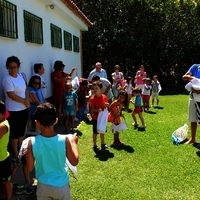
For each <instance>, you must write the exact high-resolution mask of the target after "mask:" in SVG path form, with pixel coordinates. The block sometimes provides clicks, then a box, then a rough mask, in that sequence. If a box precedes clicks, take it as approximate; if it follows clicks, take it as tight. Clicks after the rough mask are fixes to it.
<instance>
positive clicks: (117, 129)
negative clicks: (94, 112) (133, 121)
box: [110, 120, 128, 133]
mask: <svg viewBox="0 0 200 200" xmlns="http://www.w3.org/2000/svg"><path fill="white" fill-rule="evenodd" d="M127 129H128V127H127V124H126V121H125V120H124V121H122V122H121V123H120V124H118V125H115V124H114V123H112V125H111V127H110V130H111V132H112V133H116V132H118V133H120V132H121V131H124V130H127Z"/></svg>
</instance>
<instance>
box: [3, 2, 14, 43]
mask: <svg viewBox="0 0 200 200" xmlns="http://www.w3.org/2000/svg"><path fill="white" fill-rule="evenodd" d="M1 13H2V15H1ZM0 36H1V37H7V38H12V39H17V38H18V26H17V6H16V5H15V4H13V3H11V2H9V1H0Z"/></svg>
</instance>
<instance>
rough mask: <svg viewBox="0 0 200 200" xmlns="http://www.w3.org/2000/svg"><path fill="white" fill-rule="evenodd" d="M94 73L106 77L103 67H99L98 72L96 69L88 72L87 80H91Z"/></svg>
mask: <svg viewBox="0 0 200 200" xmlns="http://www.w3.org/2000/svg"><path fill="white" fill-rule="evenodd" d="M94 75H97V76H99V77H100V78H108V76H107V73H106V71H105V69H101V71H100V72H98V71H97V70H96V69H93V70H92V71H91V72H90V74H89V76H88V81H92V77H93V76H94Z"/></svg>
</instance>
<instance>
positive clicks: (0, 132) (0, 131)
mask: <svg viewBox="0 0 200 200" xmlns="http://www.w3.org/2000/svg"><path fill="white" fill-rule="evenodd" d="M7 132H8V127H7V126H6V125H5V124H0V139H1V138H2V137H3V135H5V134H6V133H7Z"/></svg>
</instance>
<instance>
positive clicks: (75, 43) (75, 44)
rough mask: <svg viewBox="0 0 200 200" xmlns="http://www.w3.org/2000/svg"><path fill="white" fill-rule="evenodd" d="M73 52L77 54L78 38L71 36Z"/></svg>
mask: <svg viewBox="0 0 200 200" xmlns="http://www.w3.org/2000/svg"><path fill="white" fill-rule="evenodd" d="M73 46H74V52H79V38H78V37H76V36H75V35H73Z"/></svg>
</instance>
